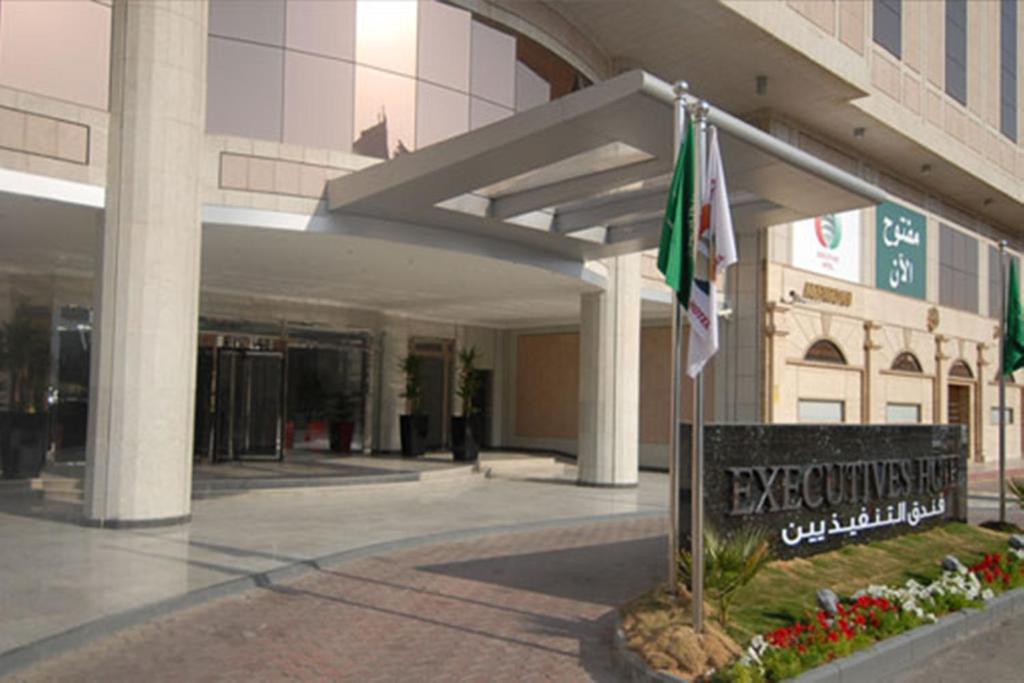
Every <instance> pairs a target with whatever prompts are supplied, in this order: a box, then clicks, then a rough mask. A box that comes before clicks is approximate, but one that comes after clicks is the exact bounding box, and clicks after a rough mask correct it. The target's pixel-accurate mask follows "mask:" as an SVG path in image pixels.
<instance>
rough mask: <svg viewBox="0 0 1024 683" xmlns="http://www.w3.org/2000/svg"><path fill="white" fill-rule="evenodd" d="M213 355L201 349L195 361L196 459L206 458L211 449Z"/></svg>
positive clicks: (211, 351)
mask: <svg viewBox="0 0 1024 683" xmlns="http://www.w3.org/2000/svg"><path fill="white" fill-rule="evenodd" d="M213 354H214V350H213V349H212V348H203V347H201V348H200V349H199V357H198V359H197V360H196V415H195V428H194V445H193V454H194V455H195V457H196V458H197V459H199V458H203V457H206V456H208V455H209V454H210V453H211V448H212V441H211V440H212V438H213V419H214V414H213Z"/></svg>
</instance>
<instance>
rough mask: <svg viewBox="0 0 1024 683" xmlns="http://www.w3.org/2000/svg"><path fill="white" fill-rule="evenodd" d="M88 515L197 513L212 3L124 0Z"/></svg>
mask: <svg viewBox="0 0 1024 683" xmlns="http://www.w3.org/2000/svg"><path fill="white" fill-rule="evenodd" d="M111 43H112V44H111V55H110V63H111V78H110V89H111V93H110V131H109V135H110V143H109V150H110V154H109V157H110V161H109V163H108V170H107V196H106V211H105V215H104V219H103V228H102V240H101V241H102V248H101V250H100V259H99V263H98V269H97V285H98V286H97V293H96V313H97V322H96V326H95V327H94V330H93V334H94V340H95V343H94V345H93V352H92V358H91V363H92V382H91V387H90V395H89V436H88V449H87V455H86V459H87V468H86V479H85V483H86V492H85V518H86V521H87V523H90V524H94V525H98V526H111V527H118V526H151V525H157V524H170V523H177V522H182V521H185V520H187V519H188V517H189V514H190V510H191V490H192V450H193V442H192V429H193V416H194V412H195V375H196V343H197V326H198V308H199V271H200V247H201V243H202V224H201V218H202V216H201V197H200V191H201V187H200V168H201V167H202V145H203V138H204V132H205V103H206V43H207V3H206V2H205V1H204V0H197V1H195V2H172V1H170V0H145V1H135V0H114V3H113V31H112V40H111Z"/></svg>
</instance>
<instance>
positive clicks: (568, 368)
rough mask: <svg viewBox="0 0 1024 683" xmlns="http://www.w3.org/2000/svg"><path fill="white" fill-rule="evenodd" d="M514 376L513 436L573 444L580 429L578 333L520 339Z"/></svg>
mask: <svg viewBox="0 0 1024 683" xmlns="http://www.w3.org/2000/svg"><path fill="white" fill-rule="evenodd" d="M515 374H516V378H515V432H514V434H515V436H516V437H517V438H525V439H566V440H575V439H576V431H577V429H578V427H579V387H580V339H579V333H577V332H555V333H540V334H522V335H519V336H518V338H517V339H516V364H515Z"/></svg>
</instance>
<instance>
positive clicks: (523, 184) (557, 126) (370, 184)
mask: <svg viewBox="0 0 1024 683" xmlns="http://www.w3.org/2000/svg"><path fill="white" fill-rule="evenodd" d="M689 99H690V100H691V101H693V98H689ZM672 107H673V94H672V88H671V86H670V85H669V84H667V83H665V82H664V81H662V80H660V79H658V78H656V77H654V76H651V75H650V74H647V73H644V72H643V71H632V72H629V73H627V74H623V75H621V76H618V77H616V78H613V79H610V80H608V81H604V82H602V83H598V84H596V85H593V86H591V87H588V88H586V89H584V90H580V91H578V92H575V93H572V94H571V95H568V96H566V97H563V98H560V99H558V100H555V101H552V102H549V103H548V104H546V105H542V106H540V107H537V108H535V109H531V110H529V111H525V112H522V113H520V114H517V115H515V116H512V117H510V118H507V119H504V120H502V121H498V122H496V123H493V124H491V125H489V126H486V127H484V128H480V129H478V130H475V131H472V132H469V133H466V134H463V135H460V136H458V137H455V138H451V139H449V140H445V141H442V142H439V143H437V144H434V145H431V146H429V147H425V148H423V149H420V150H417V151H415V152H412V153H410V154H403V155H401V156H398V157H397V158H395V159H392V160H390V161H387V162H385V163H382V164H378V165H376V166H371V167H369V168H365V169H363V170H360V171H357V172H355V173H352V174H350V175H346V176H342V177H340V178H336V179H334V180H332V181H330V182H329V183H328V192H327V196H328V208H329V209H330V210H331V211H333V212H336V213H338V214H340V215H358V216H367V217H374V218H379V219H383V220H388V221H400V222H406V223H415V224H418V225H423V226H428V227H433V228H441V229H446V230H453V231H457V232H463V233H468V234H476V235H480V236H484V235H486V236H489V237H492V238H498V239H502V240H505V241H508V242H512V243H516V244H518V245H520V246H524V247H527V248H530V249H535V250H537V251H538V252H541V253H548V254H552V255H557V256H560V257H563V258H570V259H580V260H588V259H597V258H603V257H607V256H614V255H619V254H625V253H632V252H636V251H642V250H645V249H650V248H652V247H655V246H656V245H657V241H658V237H659V234H660V214H661V212H662V211H663V209H664V205H665V197H666V187H667V178H666V176H667V174H668V173H670V172H671V167H672V127H673V123H672V118H673V117H672ZM708 120H709V122H710V123H711V124H713V125H715V126H717V127H718V129H719V131H720V133H721V135H720V138H721V145H722V154H723V157H724V165H725V169H726V173H727V177H728V181H729V189H730V193H731V195H732V196H731V201H732V204H733V211H734V215H735V216H736V219H737V222H738V223H740V224H741V225H756V226H758V227H761V226H768V225H772V224H777V223H782V222H786V221H790V220H796V219H799V218H805V217H810V216H816V215H820V214H824V213H830V212H835V211H843V210H848V209H853V208H858V207H862V206H866V205H868V204H873V203H878V202H880V201H883V200H885V198H886V194H885V192H884V191H883V190H881V189H880V188H878V187H876V186H874V185H872V184H870V183H868V182H866V181H864V180H862V179H860V178H858V177H856V176H854V175H851V174H849V173H847V172H845V171H843V170H841V169H838V168H836V167H835V166H832V165H830V164H828V163H826V162H824V161H822V160H820V159H818V158H816V157H814V156H812V155H810V154H807V153H806V152H804V151H802V150H799V149H797V148H795V147H792V146H791V145H788V144H786V143H784V142H782V141H781V140H778V139H777V138H774V137H772V136H770V135H768V134H767V133H765V132H764V131H761V130H759V129H757V128H755V127H754V126H751V125H749V124H747V123H744V122H743V121H740V120H739V119H737V118H735V117H733V116H730V115H729V114H727V113H725V112H723V111H721V110H718V109H716V108H714V107H712V108H711V109H710V111H709V116H708Z"/></svg>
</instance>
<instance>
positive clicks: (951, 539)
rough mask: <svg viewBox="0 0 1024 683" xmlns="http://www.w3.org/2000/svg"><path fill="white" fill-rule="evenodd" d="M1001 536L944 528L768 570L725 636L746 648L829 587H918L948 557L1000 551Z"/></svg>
mask: <svg viewBox="0 0 1024 683" xmlns="http://www.w3.org/2000/svg"><path fill="white" fill-rule="evenodd" d="M1005 546H1006V536H1005V534H1000V533H997V532H995V531H990V530H988V529H981V528H978V527H975V526H970V525H967V524H959V523H953V524H947V525H945V526H942V527H938V528H935V529H931V530H929V531H924V532H921V533H918V534H907V535H903V536H899V537H897V538H890V539H887V540H884V541H876V542H874V543H869V544H865V545H849V546H846V547H844V548H840V549H839V550H833V551H831V552H827V553H822V554H820V555H814V556H813V557H809V558H802V559H793V560H783V561H777V562H773V563H772V564H770V565H768V566H767V567H766V568H765V569H764V570H763V571H762V572H761V573H760V574H758V575H757V578H755V579H754V581H753V582H751V583H750V585H748V586H747V587H746V588H744V589H743V590H742V591H741V592H740V594H739V595H738V596H737V598H736V604H735V607H734V608H733V613H732V626H731V628H730V629H729V631H730V635H731V636H733V638H735V639H736V640H737V641H738V642H740V643H746V642H747V641H749V640H750V638H752V637H753V636H755V635H757V634H758V633H765V632H767V631H771V630H774V629H776V628H779V627H781V626H789V625H790V624H792V623H793V622H794V621H796V620H798V619H800V618H802V617H803V616H804V615H805V614H806V613H807V612H808V610H812V609H815V608H816V605H817V603H816V598H815V593H816V591H817V590H818V589H819V588H831V589H832V590H834V591H835V592H836V593H838V594H839V595H841V596H842V595H850V594H851V593H854V592H856V591H858V590H860V589H861V588H865V587H867V586H868V585H869V584H889V585H892V584H902V583H903V582H905V581H906V580H907V579H910V578H914V579H917V580H918V581H921V582H922V583H925V582H929V581H931V580H933V579H935V578H938V576H939V574H940V573H941V567H940V566H939V563H940V562H941V560H942V558H943V557H945V556H946V555H949V554H951V553H952V554H954V555H956V556H957V557H958V558H959V559H960V560H961V561H962V562H963V563H964V564H966V565H968V566H970V565H971V564H973V563H975V562H977V561H978V560H980V559H981V558H982V557H983V556H984V554H985V553H986V552H993V551H1003V550H1005Z"/></svg>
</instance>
